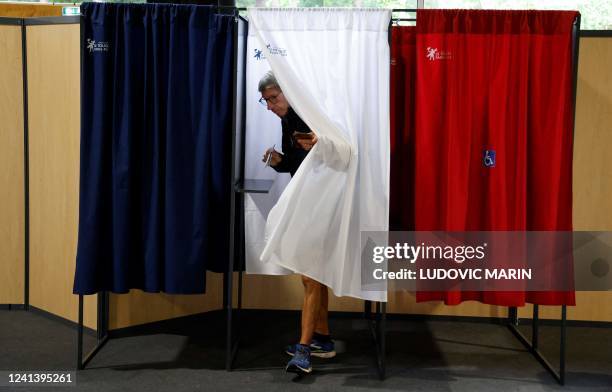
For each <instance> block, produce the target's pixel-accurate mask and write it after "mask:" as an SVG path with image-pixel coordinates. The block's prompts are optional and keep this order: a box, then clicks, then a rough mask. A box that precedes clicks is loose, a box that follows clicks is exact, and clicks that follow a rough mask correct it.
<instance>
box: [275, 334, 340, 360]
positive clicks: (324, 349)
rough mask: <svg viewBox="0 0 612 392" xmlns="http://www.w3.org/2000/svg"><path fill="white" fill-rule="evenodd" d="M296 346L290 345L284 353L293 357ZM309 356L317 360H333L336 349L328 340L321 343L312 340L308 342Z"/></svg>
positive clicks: (332, 342)
mask: <svg viewBox="0 0 612 392" xmlns="http://www.w3.org/2000/svg"><path fill="white" fill-rule="evenodd" d="M296 346H297V344H292V345H290V346H287V348H286V349H285V352H286V353H287V354H289V355H291V356H293V355H295V350H296ZM310 355H312V356H313V357H317V358H327V359H329V358H333V357H335V356H336V349H335V344H334V341H333V340H331V339H330V340H328V341H326V342H322V341H319V340H317V339H316V338H313V339H312V340H311V341H310Z"/></svg>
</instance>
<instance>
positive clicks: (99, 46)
mask: <svg viewBox="0 0 612 392" xmlns="http://www.w3.org/2000/svg"><path fill="white" fill-rule="evenodd" d="M109 48H110V44H109V43H108V41H96V40H95V39H91V38H87V50H89V53H93V52H108V49H109Z"/></svg>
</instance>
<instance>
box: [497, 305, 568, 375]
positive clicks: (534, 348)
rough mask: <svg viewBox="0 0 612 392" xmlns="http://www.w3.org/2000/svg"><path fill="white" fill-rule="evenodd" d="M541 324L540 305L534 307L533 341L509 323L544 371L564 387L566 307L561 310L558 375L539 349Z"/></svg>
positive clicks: (509, 326)
mask: <svg viewBox="0 0 612 392" xmlns="http://www.w3.org/2000/svg"><path fill="white" fill-rule="evenodd" d="M509 313H511V312H509ZM509 318H510V317H509ZM510 319H511V318H510ZM539 324H540V319H539V308H538V305H534V306H533V320H532V326H531V328H532V333H533V335H532V337H531V341H529V340H527V338H526V337H525V336H524V335H523V333H522V332H521V331H519V330H518V328H517V326H516V325H515V324H513V323H512V322H509V323H508V328H509V329H510V331H511V332H512V333H513V334H514V336H515V337H516V338H517V339H518V340H519V341H520V342H521V343H522V344H523V346H525V348H526V349H527V350H528V351H529V352H530V353H531V354H532V355H533V356H534V357H535V358H536V359H537V360H538V362H540V364H541V365H542V366H543V367H544V369H546V370H547V371H548V372H549V373H550V374H551V375H552V376H553V378H554V379H555V380H557V382H558V383H559V384H561V385H564V383H565V331H566V306H565V305H563V307H562V309H561V341H560V350H561V358H560V364H559V365H560V367H559V372H558V373H557V371H556V370H555V369H554V368H553V366H552V365H551V364H550V362H548V360H547V359H546V358H545V357H544V356H543V355H542V353H541V352H540V350H539V349H538V345H539V339H538V335H539Z"/></svg>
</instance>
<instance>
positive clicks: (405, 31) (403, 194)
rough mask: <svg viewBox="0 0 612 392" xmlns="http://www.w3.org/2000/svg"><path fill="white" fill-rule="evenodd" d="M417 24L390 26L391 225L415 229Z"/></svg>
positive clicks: (396, 227)
mask: <svg viewBox="0 0 612 392" xmlns="http://www.w3.org/2000/svg"><path fill="white" fill-rule="evenodd" d="M415 72H416V27H412V26H406V27H403V26H402V27H393V28H392V29H391V192H390V214H389V227H390V229H391V230H414V188H413V184H414V147H415V143H414V112H415V102H414V94H415V90H414V84H415V81H416V80H415Z"/></svg>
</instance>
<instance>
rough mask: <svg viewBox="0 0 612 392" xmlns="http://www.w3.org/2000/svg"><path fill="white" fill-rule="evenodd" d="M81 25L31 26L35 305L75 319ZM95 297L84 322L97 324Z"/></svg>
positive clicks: (89, 300)
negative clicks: (74, 288)
mask: <svg viewBox="0 0 612 392" xmlns="http://www.w3.org/2000/svg"><path fill="white" fill-rule="evenodd" d="M79 36H80V33H79V25H77V24H71V25H44V26H27V28H26V37H27V38H26V42H27V60H28V61H27V72H28V103H29V104H28V114H29V116H28V120H29V162H30V304H31V305H32V306H34V307H37V308H39V309H42V310H45V311H47V312H50V313H53V314H55V315H58V316H60V317H64V318H66V319H69V320H73V321H75V320H77V315H78V297H76V296H74V295H73V294H72V283H73V279H74V262H75V256H76V241H77V224H78V205H79V204H78V186H79V140H80V137H79V136H80V132H79V129H80V113H79V94H80V93H79V84H80V82H79V80H80V78H79V75H80V69H79V68H80V65H79V62H80V60H79ZM95 309H96V298H95V297H93V296H92V297H89V298H87V301H86V311H85V325H87V326H89V327H92V328H95V326H96V310H95Z"/></svg>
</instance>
